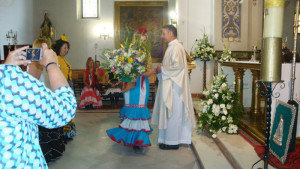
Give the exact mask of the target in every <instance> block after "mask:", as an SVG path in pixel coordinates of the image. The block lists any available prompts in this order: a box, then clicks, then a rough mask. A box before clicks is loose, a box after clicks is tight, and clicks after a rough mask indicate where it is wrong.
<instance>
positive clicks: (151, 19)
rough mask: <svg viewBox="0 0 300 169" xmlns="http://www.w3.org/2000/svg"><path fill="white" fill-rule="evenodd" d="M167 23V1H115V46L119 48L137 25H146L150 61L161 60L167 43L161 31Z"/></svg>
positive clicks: (134, 30)
mask: <svg viewBox="0 0 300 169" xmlns="http://www.w3.org/2000/svg"><path fill="white" fill-rule="evenodd" d="M167 24H168V2H167V1H143V2H141V1H118V2H115V47H116V48H120V44H122V43H123V42H124V41H125V39H126V36H130V35H132V34H133V32H136V31H137V30H138V28H139V27H146V29H147V31H148V32H147V36H148V40H149V42H150V43H151V46H152V49H151V57H152V62H156V63H157V62H158V63H159V62H162V59H163V55H164V52H165V50H166V48H167V44H166V43H164V42H163V40H162V39H161V31H162V27H163V26H164V25H167ZM128 30H129V31H130V32H131V34H130V32H129V33H128Z"/></svg>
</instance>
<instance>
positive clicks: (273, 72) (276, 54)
mask: <svg viewBox="0 0 300 169" xmlns="http://www.w3.org/2000/svg"><path fill="white" fill-rule="evenodd" d="M284 2H285V1H284V0H265V21H264V31H263V50H262V59H261V72H260V73H261V79H262V80H263V81H266V82H275V81H277V82H278V81H281V63H282V61H281V57H282V53H281V50H282V29H283V15H284Z"/></svg>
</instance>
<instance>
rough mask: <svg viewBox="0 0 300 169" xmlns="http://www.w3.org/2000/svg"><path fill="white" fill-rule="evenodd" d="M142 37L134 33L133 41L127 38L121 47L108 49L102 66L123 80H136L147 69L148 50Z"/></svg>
mask: <svg viewBox="0 0 300 169" xmlns="http://www.w3.org/2000/svg"><path fill="white" fill-rule="evenodd" d="M140 39H141V38H140V37H136V36H135V35H134V37H133V39H132V41H131V42H129V40H128V39H127V40H126V41H125V42H124V44H121V48H119V49H115V50H106V51H105V52H104V57H102V58H103V59H104V62H102V64H101V67H102V68H103V69H106V70H107V73H111V72H112V73H113V74H114V76H115V78H119V79H120V80H121V81H122V82H131V81H135V80H136V79H137V77H138V76H139V75H141V74H142V73H143V72H145V71H146V67H147V63H146V62H147V60H148V59H147V50H146V47H144V45H143V44H142V42H141V41H140Z"/></svg>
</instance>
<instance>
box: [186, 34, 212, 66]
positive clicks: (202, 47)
mask: <svg viewBox="0 0 300 169" xmlns="http://www.w3.org/2000/svg"><path fill="white" fill-rule="evenodd" d="M192 57H193V60H196V59H200V60H202V61H208V60H211V59H215V58H216V53H215V50H214V46H213V45H211V44H210V43H209V42H208V36H207V34H205V33H204V34H203V38H202V39H200V40H198V43H197V46H196V47H195V49H194V51H193V52H192Z"/></svg>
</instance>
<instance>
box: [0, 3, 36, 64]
mask: <svg viewBox="0 0 300 169" xmlns="http://www.w3.org/2000/svg"><path fill="white" fill-rule="evenodd" d="M34 9H35V8H34V4H33V1H32V0H30V1H23V0H22V1H20V0H0V23H1V26H0V47H1V48H0V51H1V59H4V54H3V45H7V44H8V41H7V40H6V33H7V32H8V31H9V30H10V29H12V30H13V31H17V34H18V38H17V39H18V44H32V42H33V40H34V39H35V37H36V36H35V35H34V31H33V25H34V24H33V23H34V19H33V18H34V17H33V15H34V14H33V12H34Z"/></svg>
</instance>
